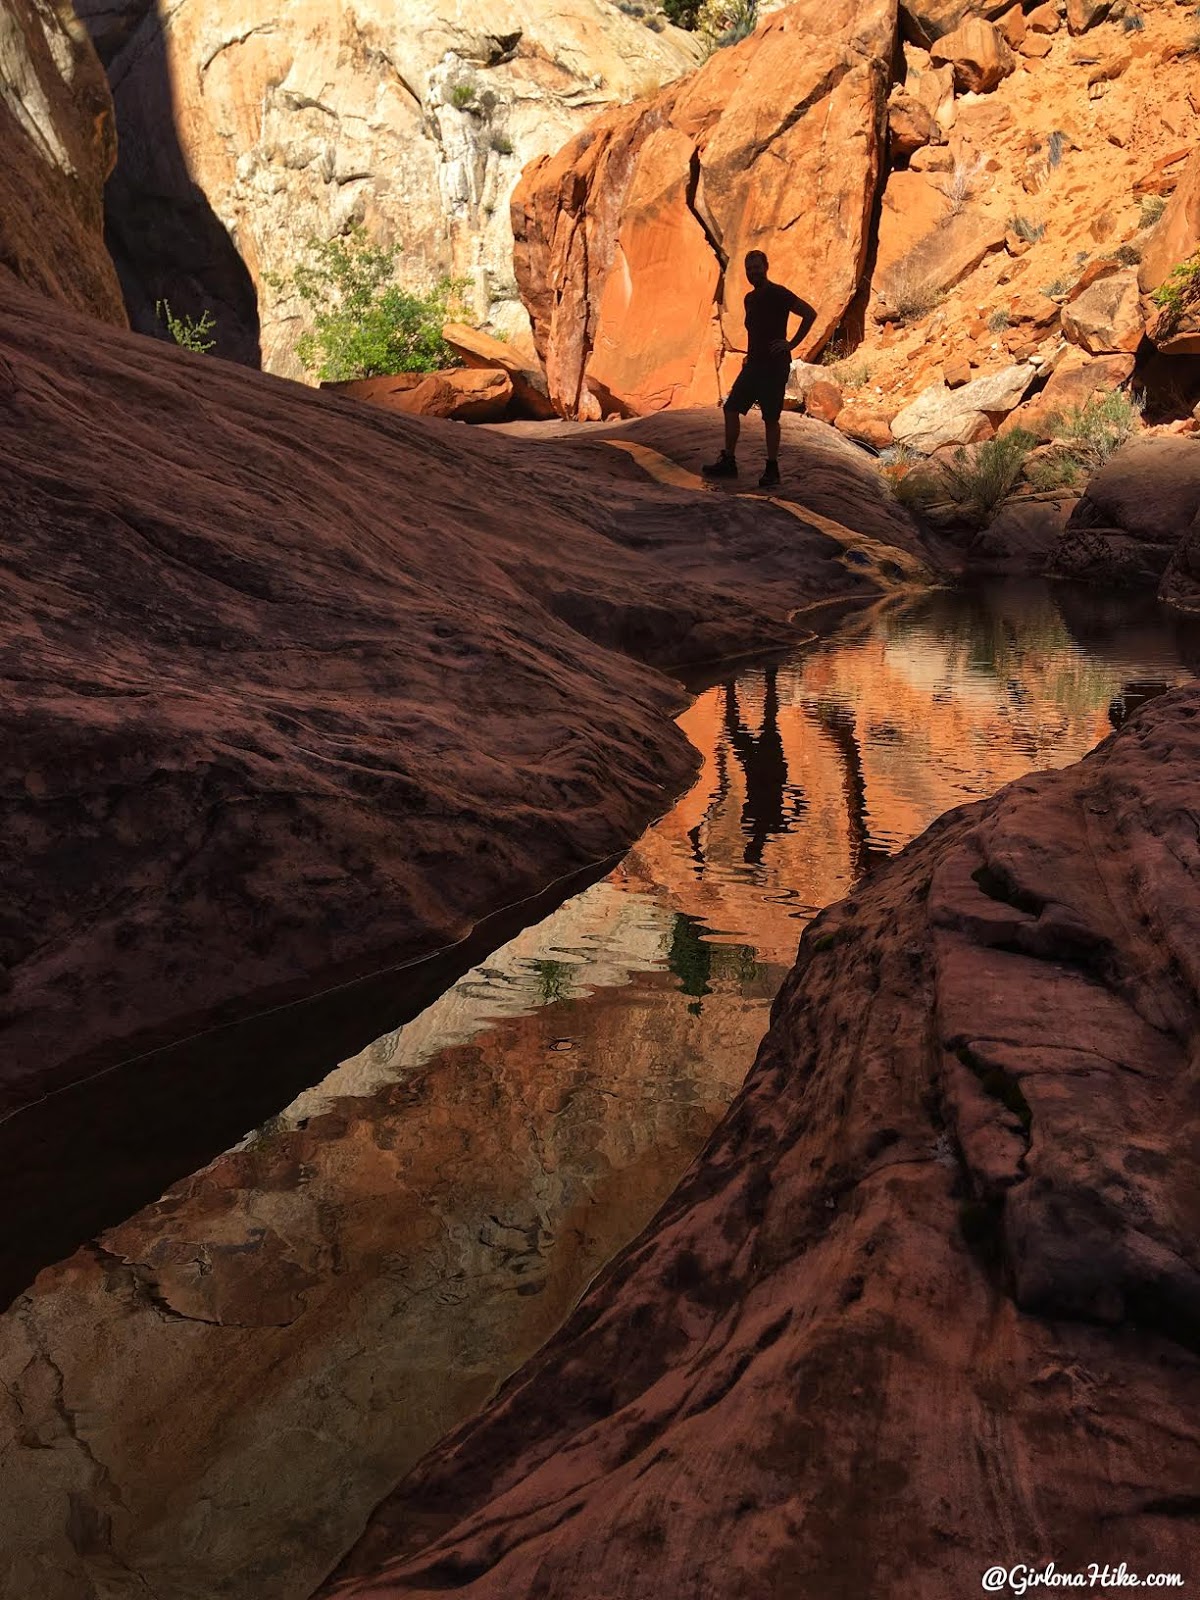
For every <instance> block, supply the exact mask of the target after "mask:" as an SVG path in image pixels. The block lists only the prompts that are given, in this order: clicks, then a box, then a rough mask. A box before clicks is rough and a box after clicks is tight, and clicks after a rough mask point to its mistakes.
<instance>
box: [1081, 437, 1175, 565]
mask: <svg viewBox="0 0 1200 1600" xmlns="http://www.w3.org/2000/svg"><path fill="white" fill-rule="evenodd" d="M1198 514H1200V442H1197V441H1196V440H1195V439H1180V438H1172V437H1170V436H1169V435H1164V436H1160V437H1157V438H1148V439H1135V440H1133V441H1132V442H1131V443H1130V444H1127V445H1125V446H1124V448H1123V449H1121V450H1118V451H1117V453H1116V455H1114V456H1113V457H1112V459H1111V460H1109V461H1107V462H1106V463H1105V464H1104V466H1102V467H1101V468H1100V469H1099V471H1098V472H1095V473H1093V475H1092V477H1091V478H1090V479H1089V480H1088V485H1087V489H1086V490H1085V492H1084V495H1083V498H1082V500H1080V502H1079V504H1078V505H1077V506H1076V507H1075V510H1074V511H1073V512H1072V513H1071V519H1070V521H1069V522H1068V524H1067V526H1066V528H1065V530H1064V532H1063V536H1062V539H1061V541H1060V543H1059V544H1058V545H1057V546H1056V548H1055V551H1054V553H1053V556H1052V560H1051V564H1052V568H1053V570H1054V571H1056V572H1058V573H1060V574H1062V575H1063V576H1066V577H1073V578H1086V579H1090V580H1092V581H1099V582H1110V583H1120V584H1129V583H1144V584H1152V583H1153V584H1156V583H1158V582H1159V581H1160V580H1161V579H1162V578H1163V575H1164V573H1165V572H1166V571H1167V568H1168V566H1169V565H1170V563H1171V560H1172V557H1173V556H1174V554H1175V552H1176V549H1177V547H1178V546H1179V544H1180V542H1181V541H1182V540H1183V539H1184V537H1185V535H1190V534H1191V530H1192V528H1193V525H1194V523H1195V520H1196V517H1197V515H1198Z"/></svg>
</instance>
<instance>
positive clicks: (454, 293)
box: [269, 227, 466, 383]
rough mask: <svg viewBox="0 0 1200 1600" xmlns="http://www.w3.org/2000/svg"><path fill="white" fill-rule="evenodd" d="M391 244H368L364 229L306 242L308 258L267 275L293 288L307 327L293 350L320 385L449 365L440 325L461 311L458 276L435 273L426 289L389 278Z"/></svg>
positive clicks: (453, 361)
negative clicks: (308, 318) (308, 319)
mask: <svg viewBox="0 0 1200 1600" xmlns="http://www.w3.org/2000/svg"><path fill="white" fill-rule="evenodd" d="M398 254H399V252H398V250H397V249H396V247H395V246H394V245H387V246H385V245H379V244H375V243H373V242H372V240H371V239H370V238H369V237H368V235H367V232H366V230H365V229H364V228H361V227H357V228H354V229H352V230H351V232H350V233H348V234H346V235H343V236H340V237H338V238H334V239H327V240H325V241H324V242H322V241H321V240H319V239H312V240H310V241H309V244H308V256H309V259H308V260H307V261H305V262H303V263H301V265H300V266H298V267H296V268H295V270H294V271H293V272H292V273H291V275H290V276H289V277H286V278H281V277H278V276H275V277H273V278H272V279H270V280H269V281H270V282H271V284H272V287H273V288H275V289H277V290H284V291H288V290H290V291H291V292H293V293H295V294H297V295H298V296H299V297H300V299H301V300H303V301H304V303H305V305H306V306H307V307H308V308H309V310H310V312H311V314H312V318H313V326H312V328H311V329H309V330H308V332H306V333H304V334H303V335H302V336H301V337H300V339H299V341H298V342H297V346H296V353H297V354H298V355H299V357H300V360H301V362H302V363H303V365H304V367H305V368H306V370H307V371H309V372H312V373H315V375H316V377H317V378H318V380H319V381H321V382H323V383H337V382H344V381H346V380H348V379H351V378H383V377H389V376H390V375H391V374H393V373H396V372H433V371H435V370H436V369H437V368H438V367H449V366H454V365H456V357H455V356H454V353H453V351H452V350H451V349H450V347H449V345H447V344H446V342H445V340H444V339H443V338H442V326H443V324H444V323H445V322H446V321H447V320H448V319H449V318H450V317H451V316H452V315H454V314H456V313H457V312H459V311H460V310H461V307H460V306H459V302H458V296H459V295H460V294H461V292H462V290H463V289H464V288H465V287H466V283H465V280H463V279H452V278H442V279H441V280H440V281H439V282H438V283H437V284H435V286H434V287H433V288H432V289H431V290H430V291H429V292H428V293H426V294H416V293H413V292H412V291H411V290H408V289H403V288H401V286H400V285H399V284H398V283H397V282H396V281H395V278H396V263H397V257H398Z"/></svg>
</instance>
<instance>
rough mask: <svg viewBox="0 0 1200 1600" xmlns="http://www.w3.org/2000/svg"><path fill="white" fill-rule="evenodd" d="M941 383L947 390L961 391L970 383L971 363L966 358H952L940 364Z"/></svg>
mask: <svg viewBox="0 0 1200 1600" xmlns="http://www.w3.org/2000/svg"><path fill="white" fill-rule="evenodd" d="M942 381H943V382H944V383H945V385H946V387H947V389H961V388H962V386H963V384H964V383H970V381H971V363H970V362H969V361H968V360H967V358H966V356H952V357H951V359H950V360H949V361H946V362H943V364H942Z"/></svg>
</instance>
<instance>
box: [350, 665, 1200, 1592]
mask: <svg viewBox="0 0 1200 1600" xmlns="http://www.w3.org/2000/svg"><path fill="white" fill-rule="evenodd" d="M1198 774H1200V690H1198V689H1194V688H1189V689H1184V690H1180V691H1177V692H1175V693H1172V694H1170V695H1168V696H1165V697H1163V698H1161V699H1158V700H1156V701H1154V702H1153V703H1152V704H1151V705H1150V706H1148V707H1146V708H1145V709H1143V710H1142V711H1141V712H1140V713H1139V714H1138V715H1137V716H1136V717H1134V718H1133V719H1132V720H1131V721H1130V722H1129V723H1128V724H1127V725H1126V726H1125V728H1124V729H1123V730H1122V731H1121V732H1120V733H1118V734H1116V735H1114V736H1113V737H1112V738H1110V739H1109V740H1108V741H1106V742H1105V743H1104V744H1103V745H1101V746H1100V747H1099V749H1098V750H1097V751H1096V752H1094V753H1093V754H1092V755H1091V756H1089V757H1087V758H1086V759H1085V760H1084V761H1082V762H1080V763H1079V764H1077V765H1076V766H1074V767H1071V768H1068V769H1066V770H1064V771H1062V772H1058V773H1054V774H1051V775H1047V776H1040V777H1034V778H1029V779H1024V780H1021V781H1019V782H1017V783H1014V784H1010V785H1009V786H1008V787H1007V788H1005V789H1003V790H1001V791H1000V792H999V793H998V794H997V795H996V796H995V797H994V798H992V799H991V800H988V801H985V802H983V803H982V804H978V805H973V806H970V807H965V808H961V809H959V810H957V811H952V812H949V813H947V814H946V815H945V816H944V817H943V818H941V819H940V820H939V821H938V822H937V823H935V824H934V826H933V827H932V828H931V829H930V830H929V831H928V832H927V833H926V834H925V835H923V836H922V837H921V838H920V839H919V840H918V841H916V842H915V843H914V844H913V845H911V846H910V847H909V848H908V849H907V850H905V851H904V852H903V853H902V854H901V855H900V856H899V857H898V858H896V859H895V860H894V861H892V862H890V863H889V864H887V865H886V866H884V867H883V868H882V869H881V870H880V871H879V872H878V873H877V874H876V875H875V876H873V877H872V878H870V879H869V880H867V881H866V882H865V883H864V884H863V885H861V886H860V888H859V889H858V890H857V891H856V893H855V894H854V895H853V896H852V897H851V898H850V899H848V900H846V901H843V902H842V903H841V904H840V905H837V906H835V907H832V908H831V909H830V910H829V911H827V912H825V913H824V914H823V915H821V916H820V917H818V918H817V919H816V921H815V922H814V923H813V924H812V925H811V926H810V927H809V928H808V929H807V930H806V932H805V935H804V938H803V941H802V943H801V948H800V956H799V960H798V963H797V965H796V968H795V970H794V972H793V974H792V976H791V978H790V980H789V982H788V983H787V984H786V985H785V987H784V989H783V990H782V992H781V993H780V995H779V997H778V999H777V1001H776V1003H775V1007H774V1011H773V1023H772V1027H771V1030H770V1032H769V1034H768V1035H767V1038H766V1039H765V1041H764V1043H763V1045H762V1048H761V1050H760V1052H759V1056H758V1060H757V1062H756V1064H755V1067H754V1070H753V1071H752V1073H751V1075H750V1077H749V1079H748V1080H747V1084H746V1087H745V1089H744V1090H743V1092H742V1094H741V1095H740V1096H739V1098H738V1099H737V1100H736V1101H735V1102H734V1104H733V1106H732V1107H731V1109H730V1111H729V1113H728V1115H727V1116H726V1118H725V1120H724V1122H723V1123H722V1125H721V1126H720V1127H719V1128H718V1130H717V1131H716V1133H715V1134H714V1136H713V1138H712V1140H711V1141H710V1143H709V1145H708V1147H707V1149H706V1151H705V1152H704V1153H703V1154H702V1155H701V1156H700V1157H699V1158H698V1159H697V1161H696V1162H695V1164H694V1165H693V1167H692V1169H691V1171H690V1172H689V1174H688V1176H687V1177H686V1178H685V1179H684V1181H683V1183H682V1184H681V1185H680V1187H679V1188H678V1189H677V1190H676V1191H675V1193H674V1194H673V1196H672V1197H671V1199H670V1200H669V1201H668V1202H667V1204H666V1205H665V1206H664V1207H663V1209H662V1210H661V1211H660V1212H659V1214H658V1216H657V1217H656V1218H655V1220H654V1221H653V1222H652V1223H651V1224H650V1226H649V1227H648V1228H647V1230H646V1231H645V1232H644V1233H643V1235H642V1236H641V1238H640V1239H638V1240H636V1241H635V1242H634V1243H633V1244H632V1245H631V1246H630V1247H629V1248H628V1249H627V1250H626V1251H624V1252H623V1254H622V1255H621V1256H620V1257H619V1258H618V1259H617V1260H616V1261H615V1262H614V1264H613V1265H612V1266H611V1267H610V1268H609V1270H608V1271H607V1272H606V1273H605V1274H604V1275H603V1277H602V1278H601V1279H600V1280H599V1281H598V1282H597V1284H596V1285H595V1286H594V1287H593V1289H592V1291H591V1292H590V1293H589V1294H588V1295H587V1296H586V1297H585V1298H584V1300H583V1301H582V1302H581V1304H580V1306H579V1308H578V1309H577V1311H576V1312H575V1313H574V1315H573V1316H572V1317H571V1319H570V1320H569V1322H568V1323H567V1324H566V1326H565V1327H564V1328H563V1330H562V1332H561V1333H560V1334H559V1335H558V1336H557V1337H556V1338H555V1339H554V1340H553V1341H552V1342H551V1343H550V1344H549V1345H548V1346H547V1348H546V1349H545V1350H544V1351H543V1352H542V1353H541V1354H540V1355H539V1356H538V1357H537V1358H535V1360H534V1361H532V1362H530V1363H529V1364H528V1365H527V1366H526V1367H525V1368H524V1369H523V1371H522V1372H520V1373H519V1374H518V1375H517V1376H516V1377H515V1378H514V1379H513V1380H512V1381H511V1382H510V1383H509V1384H508V1385H507V1386H506V1388H505V1389H504V1390H503V1391H502V1392H501V1394H500V1396H499V1397H498V1398H497V1400H496V1401H495V1403H493V1404H492V1405H491V1406H490V1407H489V1408H488V1409H487V1410H486V1411H485V1412H484V1413H483V1414H482V1415H481V1416H480V1417H479V1418H477V1419H475V1420H474V1421H472V1422H470V1423H468V1424H466V1425H464V1426H463V1427H462V1428H460V1429H458V1430H457V1431H456V1432H455V1433H454V1434H452V1435H451V1436H450V1437H449V1438H448V1439H447V1440H445V1441H444V1442H443V1444H442V1445H441V1446H440V1447H439V1448H438V1449H437V1450H435V1451H434V1452H433V1453H432V1454H431V1455H430V1456H429V1457H428V1458H427V1459H426V1461H425V1462H424V1463H423V1464H422V1465H420V1466H419V1467H418V1468H417V1469H416V1470H415V1471H414V1472H413V1473H412V1474H411V1476H410V1477H409V1478H408V1479H407V1480H406V1481H405V1482H404V1483H403V1484H402V1485H401V1486H400V1488H399V1489H398V1490H397V1492H396V1493H395V1495H394V1496H393V1497H392V1498H391V1499H390V1500H388V1501H386V1502H385V1503H384V1504H383V1506H382V1507H381V1508H380V1510H379V1512H378V1513H377V1515H376V1517H375V1519H374V1521H373V1523H372V1525H371V1527H370V1528H369V1530H368V1532H367V1534H366V1535H365V1537H364V1539H363V1540H362V1541H361V1543H360V1545H359V1546H358V1547H357V1549H356V1550H355V1551H354V1552H353V1553H352V1555H351V1556H350V1558H349V1559H348V1561H347V1562H346V1564H345V1566H344V1567H343V1569H342V1570H341V1572H340V1573H339V1574H338V1581H337V1582H334V1583H331V1585H330V1586H329V1588H327V1589H326V1590H325V1591H323V1593H325V1594H329V1595H334V1594H336V1595H337V1596H338V1597H339V1600H350V1597H351V1596H354V1597H357V1600H365V1597H367V1596H371V1597H380V1600H382V1597H384V1596H400V1595H405V1596H415V1595H432V1594H435V1593H442V1592H444V1591H445V1590H446V1589H448V1588H452V1589H454V1590H455V1592H456V1593H461V1594H466V1595H470V1596H477V1597H479V1600H486V1597H490V1596H501V1595H512V1594H530V1595H534V1594H536V1595H538V1596H541V1597H545V1600H550V1597H558V1596H563V1597H565V1596H571V1597H573V1600H578V1597H580V1596H585V1595H588V1596H590V1595H596V1596H600V1595H613V1594H619V1593H622V1592H625V1589H626V1587H627V1576H628V1574H629V1573H631V1572H636V1573H637V1574H638V1582H639V1584H640V1585H641V1586H642V1587H643V1588H644V1589H645V1591H646V1592H648V1593H661V1594H671V1595H684V1594H686V1595H689V1596H695V1597H697V1600H710V1597H712V1600H717V1597H720V1600H726V1597H728V1600H732V1597H733V1596H738V1597H739V1600H741V1597H752V1600H760V1597H762V1600H766V1597H771V1600H776V1597H777V1600H784V1597H785V1596H788V1597H793V1596H797V1595H809V1594H823V1595H831V1596H839V1597H841V1596H845V1597H849V1596H852V1595H854V1596H861V1595H864V1594H889V1595H890V1594H900V1593H904V1592H912V1593H919V1594H920V1595H922V1596H923V1597H932V1600H943V1597H944V1600H960V1597H961V1596H962V1595H963V1594H966V1593H970V1592H972V1591H974V1590H977V1589H978V1586H979V1582H980V1577H981V1574H982V1572H983V1571H984V1570H985V1568H987V1567H988V1566H990V1565H992V1564H994V1563H1001V1564H1004V1565H1011V1564H1013V1563H1015V1562H1019V1561H1028V1562H1031V1563H1044V1562H1046V1561H1048V1560H1053V1561H1054V1562H1055V1563H1056V1565H1057V1567H1058V1568H1059V1570H1060V1571H1071V1570H1079V1569H1083V1568H1085V1567H1086V1566H1087V1565H1088V1563H1089V1562H1092V1561H1098V1562H1101V1563H1103V1562H1112V1563H1114V1564H1115V1563H1116V1562H1119V1561H1121V1560H1125V1561H1126V1562H1127V1563H1128V1564H1129V1566H1130V1567H1131V1568H1133V1569H1134V1570H1139V1571H1141V1572H1143V1573H1145V1572H1148V1571H1153V1572H1162V1571H1172V1570H1174V1571H1178V1572H1181V1573H1185V1574H1186V1573H1187V1572H1188V1571H1190V1570H1192V1569H1193V1568H1194V1565H1195V1561H1196V1557H1197V1554H1198V1553H1200V1530H1198V1527H1197V1518H1198V1515H1200V1506H1198V1503H1197V1499H1196V1492H1195V1491H1196V1464H1197V1461H1198V1460H1200V1429H1198V1427H1197V1421H1196V1418H1197V1415H1198V1410H1197V1406H1198V1402H1200V1259H1198V1256H1197V1244H1196V1241H1197V1237H1198V1236H1200V1188H1198V1187H1197V1182H1196V1174H1197V1171H1198V1170H1200V1164H1198V1162H1197V1155H1198V1153H1200V1152H1198V1149H1197V1140H1198V1136H1200V1087H1198V1084H1200V1072H1198V1068H1200V1058H1198V1056H1197V1040H1198V1039H1200V1029H1198V1022H1200V1015H1198V1010H1200V1007H1198V994H1200V956H1198V952H1200V893H1198V889H1200V882H1198V880H1200V844H1198V838H1197V817H1196V806H1195V795H1196V783H1197V775H1198Z"/></svg>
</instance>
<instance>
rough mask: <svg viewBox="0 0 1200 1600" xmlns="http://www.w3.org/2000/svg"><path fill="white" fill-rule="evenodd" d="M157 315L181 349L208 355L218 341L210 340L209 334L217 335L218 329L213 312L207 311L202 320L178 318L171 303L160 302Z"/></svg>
mask: <svg viewBox="0 0 1200 1600" xmlns="http://www.w3.org/2000/svg"><path fill="white" fill-rule="evenodd" d="M155 313H156V315H157V317H158V320H159V321H160V322H162V323H164V324H165V325H166V329H167V332H168V333H169V334H170V335H171V337H172V339H174V341H175V343H176V344H177V345H179V347H180V348H181V349H183V350H194V351H195V352H196V354H197V355H201V356H202V355H207V353H208V352H209V351H210V350H211V349H213V347H214V346H215V345H216V342H217V341H216V340H215V339H210V338H209V334H210V333H215V332H216V327H217V319H216V318H215V317H214V316H213V314H212V312H211V311H206V312H205V313H204V315H203V316H202V317H200V318H196V317H188V316H183V317H177V316H175V314H174V313H173V312H172V310H171V307H170V304H169V302H168V301H166V300H160V301H159V302H158V305H157V306H156V307H155Z"/></svg>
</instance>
